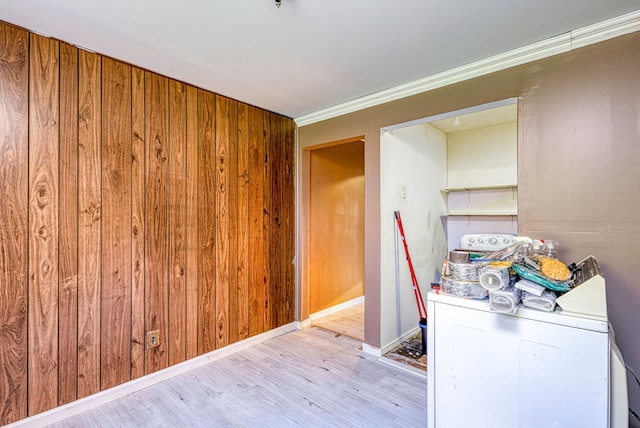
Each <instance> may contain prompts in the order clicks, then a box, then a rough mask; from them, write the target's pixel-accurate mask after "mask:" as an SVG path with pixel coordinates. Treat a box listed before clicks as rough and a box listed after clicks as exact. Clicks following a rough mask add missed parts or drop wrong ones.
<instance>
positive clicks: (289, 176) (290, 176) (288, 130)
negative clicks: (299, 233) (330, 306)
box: [282, 119, 296, 324]
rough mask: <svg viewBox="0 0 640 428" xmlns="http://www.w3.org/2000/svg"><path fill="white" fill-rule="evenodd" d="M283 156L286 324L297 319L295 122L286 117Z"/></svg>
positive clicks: (283, 266) (284, 303) (283, 265)
mask: <svg viewBox="0 0 640 428" xmlns="http://www.w3.org/2000/svg"><path fill="white" fill-rule="evenodd" d="M283 146H284V149H283V151H284V156H283V158H284V159H283V186H284V193H283V201H282V218H283V219H284V229H285V235H284V239H285V249H286V250H285V251H284V253H285V257H284V260H283V261H282V263H283V264H282V268H283V271H284V278H283V284H284V287H285V292H284V302H282V304H283V305H284V317H285V318H284V324H286V323H290V322H293V321H294V320H295V266H294V264H293V260H294V258H295V224H296V222H295V215H296V213H295V185H294V183H295V178H294V177H295V161H294V159H295V122H294V121H293V120H292V119H285V125H284V138H283Z"/></svg>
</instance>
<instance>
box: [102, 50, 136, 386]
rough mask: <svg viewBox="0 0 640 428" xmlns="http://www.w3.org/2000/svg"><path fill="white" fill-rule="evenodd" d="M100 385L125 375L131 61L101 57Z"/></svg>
mask: <svg viewBox="0 0 640 428" xmlns="http://www.w3.org/2000/svg"><path fill="white" fill-rule="evenodd" d="M102 206H103V209H102V298H101V301H102V304H101V311H102V319H101V332H102V333H101V336H102V341H101V364H100V365H101V389H107V388H111V387H113V386H116V385H119V384H121V383H124V382H126V381H128V380H129V379H130V378H131V66H129V65H127V64H124V63H122V62H119V61H115V60H112V59H110V58H104V59H103V60H102Z"/></svg>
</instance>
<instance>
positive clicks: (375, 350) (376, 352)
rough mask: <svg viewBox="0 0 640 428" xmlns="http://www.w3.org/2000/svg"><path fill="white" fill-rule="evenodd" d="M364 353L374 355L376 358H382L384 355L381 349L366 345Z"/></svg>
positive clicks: (363, 345)
mask: <svg viewBox="0 0 640 428" xmlns="http://www.w3.org/2000/svg"><path fill="white" fill-rule="evenodd" d="M362 352H364V353H365V354H367V355H373V356H374V357H378V358H380V357H381V356H382V353H381V352H380V348H378V347H375V346H371V345H368V344H366V343H363V344H362Z"/></svg>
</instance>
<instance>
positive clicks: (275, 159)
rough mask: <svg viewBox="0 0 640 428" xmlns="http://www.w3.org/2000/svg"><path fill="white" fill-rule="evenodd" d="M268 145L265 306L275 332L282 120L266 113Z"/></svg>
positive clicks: (282, 253)
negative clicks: (268, 213)
mask: <svg viewBox="0 0 640 428" xmlns="http://www.w3.org/2000/svg"><path fill="white" fill-rule="evenodd" d="M269 124H270V136H271V138H270V143H271V144H269V147H268V150H269V153H270V156H269V170H270V178H271V183H270V186H269V187H270V189H271V191H270V192H269V193H270V197H271V199H270V204H271V209H270V213H271V215H270V216H269V248H270V250H269V274H270V284H269V302H270V305H271V311H270V312H271V319H270V325H269V328H270V329H271V328H276V327H279V326H281V325H282V322H283V317H282V308H283V307H284V306H283V303H284V299H283V296H282V294H283V288H284V287H283V285H282V275H281V273H282V263H283V261H284V258H285V254H286V252H285V251H283V250H284V247H283V246H282V244H283V239H282V228H281V220H282V219H281V213H282V170H281V166H282V156H281V155H282V147H283V144H282V143H281V142H282V117H281V116H278V115H276V114H274V113H269Z"/></svg>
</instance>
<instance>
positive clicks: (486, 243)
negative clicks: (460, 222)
mask: <svg viewBox="0 0 640 428" xmlns="http://www.w3.org/2000/svg"><path fill="white" fill-rule="evenodd" d="M515 243H516V236H515V235H510V234H508V233H473V234H469V235H462V237H460V249H461V250H472V251H473V250H475V251H492V252H493V251H498V250H502V249H503V248H506V247H508V246H510V245H513V244H515Z"/></svg>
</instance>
